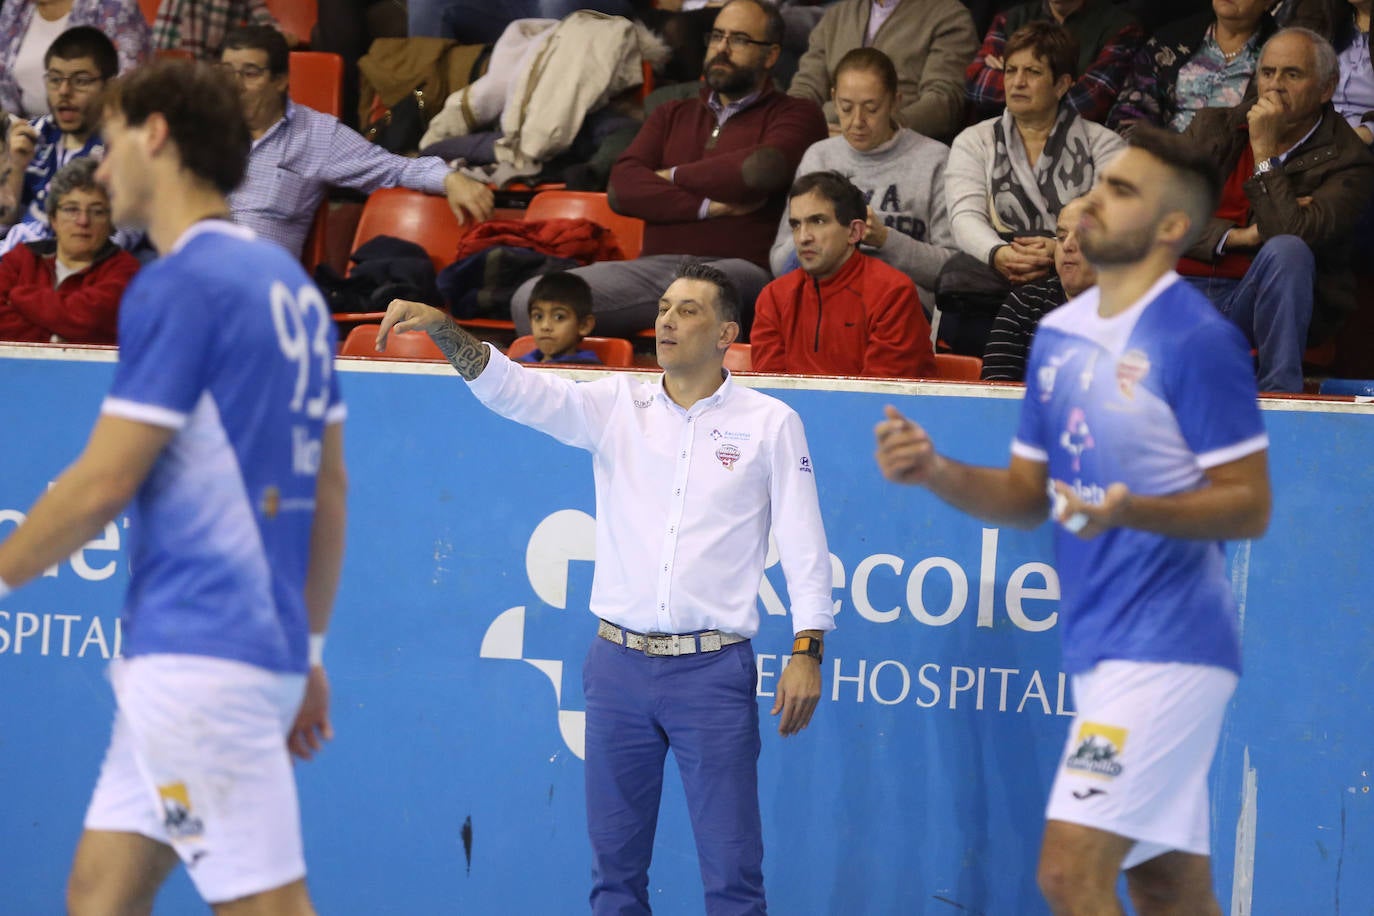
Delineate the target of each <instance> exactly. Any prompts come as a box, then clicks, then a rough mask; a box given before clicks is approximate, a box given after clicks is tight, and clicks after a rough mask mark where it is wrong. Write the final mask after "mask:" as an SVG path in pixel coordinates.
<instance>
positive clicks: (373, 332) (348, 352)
mask: <svg viewBox="0 0 1374 916" xmlns="http://www.w3.org/2000/svg"><path fill="white" fill-rule="evenodd" d="M381 327H382V326H381V325H380V324H360V325H358V326H357V327H356V328H354V329H353V330H351V331H349V332H348V336H347V337H345V338H344V342H343V346H342V347H340V348H339V355H340V356H366V357H370V358H373V359H375V358H378V357H382V358H385V359H423V360H431V361H432V360H442V359H444V353H443V351H442V350H440V349H439V348H438V347H436V346H435V345H434V341H432V340H430V339H429V335H428V334H425V333H422V332H420V331H407V332H405V333H404V334H391V335H389V336H388V337H387V339H386V349H385V350H383V351H382V352H381V353H378V352H377V331H379V330H380V329H381Z"/></svg>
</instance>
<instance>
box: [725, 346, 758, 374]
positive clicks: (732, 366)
mask: <svg viewBox="0 0 1374 916" xmlns="http://www.w3.org/2000/svg"><path fill="white" fill-rule="evenodd" d="M753 367H754V356H753V347H751V346H750V345H749V344H747V343H732V344H730V349H728V350H726V351H725V368H727V369H729V370H730V371H731V372H749V371H751V370H752V369H753Z"/></svg>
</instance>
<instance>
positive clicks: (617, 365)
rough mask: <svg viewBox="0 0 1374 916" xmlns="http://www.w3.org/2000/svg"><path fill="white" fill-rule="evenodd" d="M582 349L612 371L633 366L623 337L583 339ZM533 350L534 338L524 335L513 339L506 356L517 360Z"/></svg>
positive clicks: (630, 350) (631, 349) (632, 359)
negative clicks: (593, 354) (594, 355)
mask: <svg viewBox="0 0 1374 916" xmlns="http://www.w3.org/2000/svg"><path fill="white" fill-rule="evenodd" d="M582 347H583V348H584V349H587V350H591V351H592V352H593V353H595V354H596V356H597V358H598V359H600V360H601V365H603V366H609V367H610V368H612V369H628V368H629V367H630V366H633V365H634V364H635V349H634V347H633V346H631V345H630V342H629V341H628V340H625V339H624V338H623V337H584V338H582ZM533 349H534V337H533V336H532V335H529V334H526V335H525V336H524V337H517V338H515V342H514V343H512V344H511V345H510V349H508V350H507V351H506V355H507V356H509V357H510V358H511V359H519V358H520V357H522V356H524V355H525V354H526V353H528V352H530V351H531V350H533Z"/></svg>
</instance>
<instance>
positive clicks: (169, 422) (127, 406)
mask: <svg viewBox="0 0 1374 916" xmlns="http://www.w3.org/2000/svg"><path fill="white" fill-rule="evenodd" d="M100 412H101V413H102V414H108V415H109V416H112V417H123V418H124V419H125V420H136V421H138V422H139V423H147V424H148V425H150V426H161V427H164V428H166V429H181V428H182V427H184V426H185V425H186V414H184V413H178V412H177V411H175V410H169V409H167V408H166V407H158V406H157V405H156V404H140V403H139V402H138V401H129V400H126V399H124V398H114V397H107V398H106V399H105V400H104V402H103V403H102V404H101V405H100Z"/></svg>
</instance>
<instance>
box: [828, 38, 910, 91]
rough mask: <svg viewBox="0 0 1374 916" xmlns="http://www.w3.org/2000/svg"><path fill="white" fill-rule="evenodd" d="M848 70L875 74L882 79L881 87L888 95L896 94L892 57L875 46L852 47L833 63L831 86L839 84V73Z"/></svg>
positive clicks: (894, 68) (895, 72)
mask: <svg viewBox="0 0 1374 916" xmlns="http://www.w3.org/2000/svg"><path fill="white" fill-rule="evenodd" d="M850 70H858V71H861V72H867V73H873V74H876V75H877V77H878V79H880V80H882V83H883V88H884V89H886V90H887V91H888V94H890V95H896V94H897V67H896V65H895V64H893V63H892V58H890V57H888V56H887V55H886V54H884V53H883V52H882V51H879V50H878V49H877V48H854V49H853V50H851V51H850V52H849V53H847V54H845V56H844V57H841V58H840V62H839V63H838V64H836V65H835V78H834V80H833V81H832V82H831V84H830V85H831V87H832V88H833V87H835V86H838V85H839V84H840V74H841V73H847V72H848V71H850Z"/></svg>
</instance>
